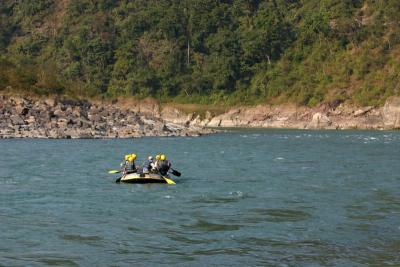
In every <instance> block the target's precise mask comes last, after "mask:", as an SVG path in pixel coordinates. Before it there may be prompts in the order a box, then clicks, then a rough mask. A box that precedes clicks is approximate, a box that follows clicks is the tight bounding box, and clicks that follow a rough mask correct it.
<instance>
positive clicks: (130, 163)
mask: <svg viewBox="0 0 400 267" xmlns="http://www.w3.org/2000/svg"><path fill="white" fill-rule="evenodd" d="M136 158H137V156H136V154H128V155H125V157H124V160H123V162H122V163H121V164H120V166H121V170H120V171H116V170H112V171H109V173H121V174H122V176H121V177H120V178H118V179H117V180H116V182H117V183H119V182H125V183H167V184H175V182H174V181H173V180H172V179H171V178H170V177H169V173H171V174H173V175H175V176H181V173H180V172H179V171H177V170H174V169H172V168H171V162H170V161H169V160H167V157H166V156H165V155H164V154H161V155H156V156H155V158H153V156H149V157H148V158H147V160H146V161H145V162H144V163H143V165H142V166H137V165H136V163H135V160H136Z"/></svg>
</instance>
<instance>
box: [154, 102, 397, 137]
mask: <svg viewBox="0 0 400 267" xmlns="http://www.w3.org/2000/svg"><path fill="white" fill-rule="evenodd" d="M161 114H162V118H163V119H164V120H167V121H171V122H174V123H182V124H187V125H196V126H205V127H246V128H288V129H335V130H344V129H364V130H366V129H373V130H385V129H386V130H392V129H400V97H392V98H389V99H388V100H387V101H386V103H385V105H384V106H383V107H373V106H369V107H357V106H354V105H350V104H346V103H333V104H321V105H320V106H318V107H315V108H309V107H299V106H295V105H290V104H286V105H275V106H273V105H259V106H255V107H236V108H232V109H230V110H228V111H227V112H225V113H223V114H220V115H216V116H213V115H212V114H211V113H210V112H206V114H205V116H200V115H196V114H195V113H191V114H188V115H186V114H181V113H180V112H179V110H176V109H171V108H166V109H164V110H163V112H162V113H161Z"/></svg>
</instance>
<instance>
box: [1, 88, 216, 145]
mask: <svg viewBox="0 0 400 267" xmlns="http://www.w3.org/2000/svg"><path fill="white" fill-rule="evenodd" d="M212 132H214V131H213V130H210V129H205V128H204V127H201V126H196V125H185V124H179V123H173V122H168V121H165V120H163V119H162V118H160V117H159V116H152V115H151V114H149V113H143V112H138V111H135V110H131V109H128V108H124V107H120V106H118V105H116V104H115V103H102V104H99V103H95V102H89V101H86V100H71V99H64V98H46V99H44V98H34V97H14V96H4V95H3V96H0V138H54V139H58V138H132V137H143V136H200V135H203V134H209V133H212Z"/></svg>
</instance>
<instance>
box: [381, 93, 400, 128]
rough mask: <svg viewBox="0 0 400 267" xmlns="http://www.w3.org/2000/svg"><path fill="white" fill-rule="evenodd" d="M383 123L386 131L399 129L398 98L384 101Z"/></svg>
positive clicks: (399, 105) (399, 103) (399, 99)
mask: <svg viewBox="0 0 400 267" xmlns="http://www.w3.org/2000/svg"><path fill="white" fill-rule="evenodd" d="M382 115H383V123H384V126H385V128H387V129H400V97H391V98H389V99H387V100H386V103H385V105H384V106H383V110H382Z"/></svg>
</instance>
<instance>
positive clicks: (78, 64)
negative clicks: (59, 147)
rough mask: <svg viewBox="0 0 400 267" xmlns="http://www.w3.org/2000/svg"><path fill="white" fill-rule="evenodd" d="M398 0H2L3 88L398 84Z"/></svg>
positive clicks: (301, 97)
mask: <svg viewBox="0 0 400 267" xmlns="http://www.w3.org/2000/svg"><path fill="white" fill-rule="evenodd" d="M399 14H400V1H398V0H264V1H262V0H219V1H218V0H35V1H31V0H19V1H14V0H2V1H0V90H4V89H6V88H8V90H11V91H12V90H29V91H31V92H34V93H40V94H47V93H52V94H53V93H57V94H68V95H75V96H84V97H91V96H103V97H115V96H126V95H133V96H137V97H146V96H152V97H155V98H158V99H161V100H172V99H173V100H176V101H181V102H194V103H231V104H234V103H256V102H286V101H291V102H296V103H299V104H304V105H310V106H313V105H316V104H318V103H320V102H322V101H326V102H330V103H338V102H340V101H345V100H350V101H355V102H357V103H359V104H362V105H371V104H372V105H375V104H380V103H382V101H383V100H384V99H385V98H387V97H388V96H390V95H395V94H399V82H400V77H399V73H400V63H399V62H400V61H399V60H400V44H399V43H400V24H399V23H400V20H399Z"/></svg>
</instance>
